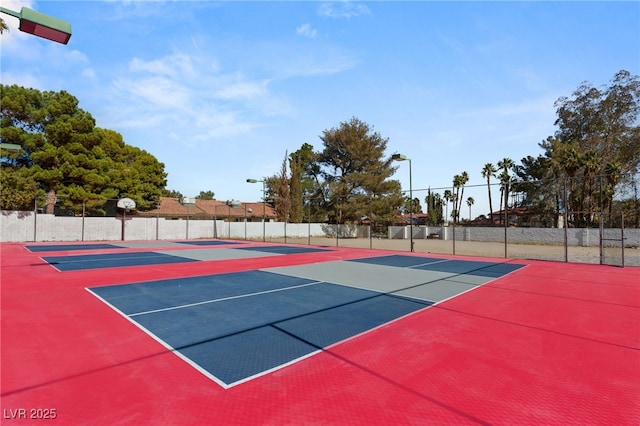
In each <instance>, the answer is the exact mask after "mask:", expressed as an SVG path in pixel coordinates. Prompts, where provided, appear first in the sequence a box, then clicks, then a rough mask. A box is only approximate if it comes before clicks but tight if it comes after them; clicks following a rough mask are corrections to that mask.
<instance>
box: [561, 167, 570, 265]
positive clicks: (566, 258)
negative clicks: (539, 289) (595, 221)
mask: <svg viewBox="0 0 640 426" xmlns="http://www.w3.org/2000/svg"><path fill="white" fill-rule="evenodd" d="M562 198H563V201H564V223H563V224H562V225H563V227H564V261H565V262H569V242H568V236H567V227H568V226H569V209H568V203H567V178H564V179H562Z"/></svg>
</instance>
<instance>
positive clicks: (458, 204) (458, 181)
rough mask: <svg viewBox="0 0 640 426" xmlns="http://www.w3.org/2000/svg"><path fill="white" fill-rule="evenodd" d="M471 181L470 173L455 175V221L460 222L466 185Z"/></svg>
mask: <svg viewBox="0 0 640 426" xmlns="http://www.w3.org/2000/svg"><path fill="white" fill-rule="evenodd" d="M467 182H469V174H468V173H467V172H462V174H459V175H455V176H454V177H453V188H454V189H455V192H456V193H455V198H454V203H455V204H454V210H453V211H454V218H453V221H454V222H460V210H461V209H462V200H463V199H464V185H465V184H466V183H467Z"/></svg>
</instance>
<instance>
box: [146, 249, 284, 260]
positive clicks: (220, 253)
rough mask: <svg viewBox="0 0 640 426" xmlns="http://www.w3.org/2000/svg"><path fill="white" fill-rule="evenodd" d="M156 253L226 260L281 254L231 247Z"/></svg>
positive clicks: (195, 258)
mask: <svg viewBox="0 0 640 426" xmlns="http://www.w3.org/2000/svg"><path fill="white" fill-rule="evenodd" d="M155 252H156V253H162V254H169V255H171V256H177V257H184V258H186V259H193V260H228V259H248V258H252V257H268V256H282V254H279V253H267V252H264V251H253V250H238V249H232V248H214V249H193V250H155Z"/></svg>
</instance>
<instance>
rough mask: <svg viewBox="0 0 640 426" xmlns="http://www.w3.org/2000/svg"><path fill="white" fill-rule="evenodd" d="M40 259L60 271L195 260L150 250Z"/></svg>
mask: <svg viewBox="0 0 640 426" xmlns="http://www.w3.org/2000/svg"><path fill="white" fill-rule="evenodd" d="M42 259H43V260H44V261H45V262H47V263H49V264H50V265H52V266H55V267H56V268H57V269H58V270H60V271H77V270H80V269H97V268H115V267H121V266H141V265H158V264H164V263H181V262H195V261H196V260H194V259H188V258H185V257H180V256H172V255H169V254H164V253H156V252H152V251H149V252H137V253H116V254H111V253H109V254H84V255H79V256H47V257H43V258H42Z"/></svg>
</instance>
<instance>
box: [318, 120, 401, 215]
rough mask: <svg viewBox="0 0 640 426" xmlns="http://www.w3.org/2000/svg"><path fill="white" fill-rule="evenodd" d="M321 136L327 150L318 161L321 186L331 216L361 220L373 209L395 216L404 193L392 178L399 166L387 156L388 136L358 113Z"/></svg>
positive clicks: (376, 213)
mask: <svg viewBox="0 0 640 426" xmlns="http://www.w3.org/2000/svg"><path fill="white" fill-rule="evenodd" d="M320 139H321V140H322V143H323V150H322V151H321V152H320V153H318V156H317V161H318V164H319V166H320V168H321V173H322V176H323V177H324V182H323V184H322V186H321V188H320V190H321V191H322V194H323V195H324V199H325V201H326V205H325V207H326V208H327V215H328V216H329V218H330V220H333V221H335V222H337V223H349V222H357V221H359V220H360V218H361V217H363V216H367V215H368V214H369V212H370V211H372V212H373V213H374V214H375V215H376V216H377V217H379V218H384V220H388V221H389V220H392V218H393V215H394V213H395V212H396V211H397V209H398V208H399V207H400V206H402V204H403V197H402V194H401V192H400V182H399V181H397V180H392V179H390V177H391V176H392V175H393V174H394V173H395V171H396V169H397V167H394V166H392V159H391V158H390V157H386V158H385V150H386V147H387V142H388V139H385V138H383V137H382V136H381V135H380V134H379V133H377V132H374V131H373V129H372V128H371V127H370V126H369V125H368V124H366V123H365V122H363V121H361V120H359V119H358V118H355V117H354V118H352V119H351V120H349V121H347V122H342V123H340V125H339V126H338V127H337V128H332V129H330V130H325V131H323V133H322V136H321V137H320ZM331 218H332V219H331Z"/></svg>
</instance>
